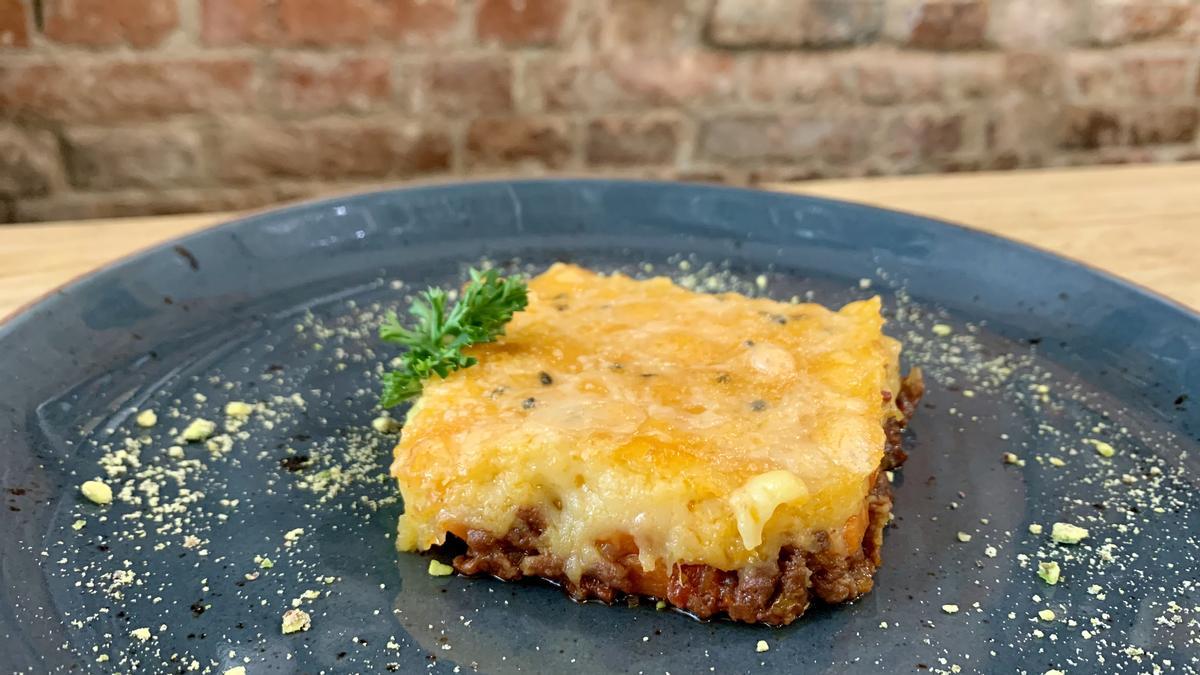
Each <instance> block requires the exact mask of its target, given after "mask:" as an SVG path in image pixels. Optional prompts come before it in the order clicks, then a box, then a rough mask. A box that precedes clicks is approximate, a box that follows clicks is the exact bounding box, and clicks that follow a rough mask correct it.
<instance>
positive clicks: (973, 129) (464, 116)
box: [0, 0, 1200, 222]
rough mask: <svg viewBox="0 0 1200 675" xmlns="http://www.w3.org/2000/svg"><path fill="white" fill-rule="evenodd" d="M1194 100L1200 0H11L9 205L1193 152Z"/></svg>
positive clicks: (250, 201)
mask: <svg viewBox="0 0 1200 675" xmlns="http://www.w3.org/2000/svg"><path fill="white" fill-rule="evenodd" d="M1198 103H1200V2H1198V1H1197V0H590V1H589V0H390V1H388V0H0V222H5V221H26V220H48V219H65V218H81V217H92V216H115V215H132V214H156V213H173V212H182V211H200V210H219V209H237V208H246V207H253V206H260V205H264V204H268V203H272V202H275V201H279V200H283V199H290V198H296V197H304V196H310V195H315V194H320V193H323V192H328V191H333V190H342V189H354V188H361V187H367V186H370V185H375V184H380V183H394V182H396V181H400V180H406V179H411V178H416V177H419V178H441V177H447V176H470V175H495V174H543V173H549V172H556V173H570V174H581V173H603V174H609V175H612V174H617V175H626V176H639V177H642V176H644V177H664V178H681V179H694V180H716V181H724V182H731V183H743V184H744V183H750V184H754V183H759V182H764V181H775V180H793V179H807V178H814V177H827V176H859V175H873V174H897V173H917V172H939V171H974V170H985V169H1011V168H1017V167H1037V166H1047V165H1075V164H1095V163H1112V162H1152V161H1175V160H1183V159H1198V158H1200V139H1198V136H1197V126H1198V125H1200V112H1198V110H1200V105H1198ZM1197 193H1198V195H1200V186H1197Z"/></svg>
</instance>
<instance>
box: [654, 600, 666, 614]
mask: <svg viewBox="0 0 1200 675" xmlns="http://www.w3.org/2000/svg"><path fill="white" fill-rule="evenodd" d="M666 608H667V601H666V600H659V601H658V602H656V603H654V609H656V610H658V611H660V612H661V611H663V610H664V609H666Z"/></svg>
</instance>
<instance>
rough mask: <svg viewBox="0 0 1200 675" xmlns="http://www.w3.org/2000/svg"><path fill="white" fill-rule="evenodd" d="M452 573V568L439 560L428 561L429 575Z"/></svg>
mask: <svg viewBox="0 0 1200 675" xmlns="http://www.w3.org/2000/svg"><path fill="white" fill-rule="evenodd" d="M451 574H454V568H453V567H451V566H449V565H447V564H446V563H444V562H442V561H440V560H430V561H429V576H431V577H448V576H450V575H451Z"/></svg>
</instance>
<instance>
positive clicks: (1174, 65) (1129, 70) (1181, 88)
mask: <svg viewBox="0 0 1200 675" xmlns="http://www.w3.org/2000/svg"><path fill="white" fill-rule="evenodd" d="M1194 62H1195V59H1194V58H1190V57H1188V56H1184V55H1179V54H1175V55H1170V54H1163V55H1154V54H1147V55H1134V56H1129V57H1126V58H1125V59H1124V60H1123V61H1122V62H1121V68H1122V70H1124V72H1125V78H1126V82H1128V84H1129V87H1130V89H1131V91H1130V93H1131V94H1132V95H1134V96H1137V97H1139V98H1150V99H1169V98H1175V99H1181V98H1186V97H1188V96H1189V95H1190V89H1191V87H1190V86H1189V85H1190V84H1191V82H1190V80H1189V75H1190V73H1191V66H1192V63H1194Z"/></svg>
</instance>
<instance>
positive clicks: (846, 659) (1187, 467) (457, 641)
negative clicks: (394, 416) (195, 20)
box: [0, 181, 1200, 674]
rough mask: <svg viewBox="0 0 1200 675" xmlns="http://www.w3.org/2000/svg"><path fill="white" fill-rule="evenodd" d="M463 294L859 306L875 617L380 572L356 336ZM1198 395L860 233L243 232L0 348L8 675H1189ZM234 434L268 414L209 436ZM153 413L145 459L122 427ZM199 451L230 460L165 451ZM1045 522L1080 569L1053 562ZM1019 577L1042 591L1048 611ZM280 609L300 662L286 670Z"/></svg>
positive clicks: (1137, 318)
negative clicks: (883, 372)
mask: <svg viewBox="0 0 1200 675" xmlns="http://www.w3.org/2000/svg"><path fill="white" fill-rule="evenodd" d="M1114 245H1118V246H1119V245H1120V242H1114ZM484 258H486V259H489V260H492V261H496V262H497V263H498V264H502V265H505V266H507V267H509V268H517V269H523V270H530V271H533V270H537V269H540V268H542V267H544V266H545V265H547V264H548V263H550V262H552V261H555V260H572V261H576V262H580V263H583V264H586V265H589V266H592V267H595V268H598V269H604V270H625V271H628V272H630V273H634V274H638V275H642V276H644V275H646V274H647V273H648V272H647V268H646V267H645V265H647V264H648V265H652V266H653V273H655V274H658V273H665V274H671V275H672V276H675V277H676V278H678V279H686V280H687V281H688V282H694V283H700V284H702V285H703V284H705V283H707V281H706V280H707V279H709V278H714V279H717V281H716V282H713V283H719V284H720V285H722V286H732V287H735V288H739V289H743V290H746V291H747V292H756V293H765V294H767V295H770V296H772V297H776V298H780V299H787V298H790V297H792V296H793V295H797V296H800V297H801V298H808V297H811V298H812V299H814V300H815V301H817V302H822V303H825V304H829V305H838V304H840V303H843V302H845V301H848V300H851V299H853V298H859V297H864V296H867V295H869V294H872V293H880V294H881V295H883V296H884V298H885V300H886V304H887V312H888V314H889V318H890V319H891V323H890V324H889V329H888V330H889V331H890V332H891V333H892V334H894V335H896V336H897V337H900V338H901V339H903V340H904V341H905V342H906V358H907V360H908V362H909V364H910V365H920V366H922V367H923V368H924V369H925V371H926V374H927V378H928V381H929V383H930V386H929V393H928V396H927V398H926V401H925V404H924V405H923V406H922V409H921V410H920V411H919V413H918V415H917V417H916V419H915V421H914V423H913V425H912V428H911V435H910V447H911V455H912V456H911V459H910V460H909V463H908V465H907V466H905V467H904V469H903V470H902V471H900V472H898V473H897V475H896V478H895V483H896V486H897V510H898V514H899V516H898V518H897V520H896V523H895V527H894V528H892V529H891V530H889V532H888V538H887V543H886V548H885V558H886V562H885V565H884V567H883V569H882V571H881V572H880V573H879V575H878V578H877V587H876V590H875V591H874V592H872V593H871V594H869V595H867V596H866V597H865V598H863V599H861V600H860V601H858V602H855V603H853V604H850V605H846V606H840V607H832V608H831V607H816V608H814V609H813V610H811V611H810V613H809V614H808V615H807V616H806V617H805V618H804V619H803V620H801V621H799V622H797V623H796V624H794V625H792V626H790V627H788V628H782V629H772V628H765V627H756V626H744V625H734V624H730V623H727V622H712V623H699V622H696V621H694V620H692V619H690V618H688V617H686V616H683V615H680V614H675V613H671V612H661V611H655V608H654V606H653V605H651V604H646V603H643V604H642V605H641V606H636V607H625V606H621V607H605V606H601V605H596V604H589V605H576V604H573V603H571V602H570V601H568V600H567V599H565V598H564V597H563V596H562V595H561V594H560V593H559V592H558V590H556V589H554V588H552V587H549V586H546V585H542V584H536V583H534V584H502V583H499V582H496V581H493V580H491V579H466V578H461V577H454V576H452V577H432V576H430V575H428V574H427V573H426V568H427V566H428V563H429V560H428V559H427V558H425V557H421V556H415V555H407V554H405V555H397V554H396V553H395V552H394V551H393V547H392V541H391V538H390V537H391V532H392V529H393V525H394V522H395V519H396V516H397V514H398V512H399V510H400V505H399V504H396V503H394V499H390V497H391V496H392V494H393V490H392V488H391V485H390V483H389V482H388V481H387V480H385V479H383V478H382V476H383V475H384V474H385V472H386V467H387V462H388V459H389V458H388V448H389V447H390V446H391V444H392V443H394V441H395V437H394V436H385V435H383V434H379V433H376V432H375V431H372V430H371V428H370V422H371V420H372V419H373V418H374V417H375V416H376V414H377V411H376V409H375V400H376V399H375V396H374V392H375V390H376V384H375V369H376V367H377V364H379V363H380V362H382V361H383V360H385V359H386V358H390V357H391V356H393V355H394V352H393V351H392V350H391V349H388V348H385V347H381V346H380V345H379V344H378V343H377V342H376V340H375V338H374V337H373V332H374V331H373V326H374V324H375V323H376V321H377V316H378V315H379V313H380V312H381V311H382V310H384V309H386V308H390V307H396V306H399V305H401V304H403V303H404V297H403V296H404V294H405V293H406V292H407V290H408V289H412V288H417V287H422V286H424V285H426V284H452V283H456V282H457V280H459V279H460V278H461V275H462V273H463V270H464V269H465V267H466V266H467V265H469V264H472V263H476V262H478V261H479V260H480V259H484ZM759 275H763V276H764V277H765V279H764V280H765V281H766V282H767V283H766V286H765V290H760V289H759V287H758V286H757V285H756V284H755V283H753V281H754V280H756V279H757V277H758V276H759ZM1198 382H1200V321H1198V320H1197V317H1196V316H1195V315H1193V314H1191V313H1189V312H1188V311H1186V310H1184V309H1182V308H1180V307H1179V306H1176V305H1173V304H1171V303H1170V302H1167V301H1164V300H1162V299H1160V298H1157V297H1154V296H1152V295H1149V294H1147V293H1145V292H1143V291H1141V290H1139V289H1137V288H1134V287H1131V286H1130V285H1128V284H1126V283H1124V282H1121V281H1119V280H1116V279H1113V278H1111V277H1108V276H1106V275H1104V274H1100V273H1097V272H1095V271H1093V270H1090V269H1087V268H1085V267H1082V266H1080V265H1078V264H1075V263H1072V262H1069V261H1065V260H1062V259H1060V258H1056V257H1054V256H1051V255H1048V254H1045V253H1042V252H1039V251H1036V250H1031V249H1029V248H1026V247H1023V246H1019V245H1017V244H1014V243H1011V242H1008V241H1005V240H1002V239H996V238H993V237H989V236H986V235H982V234H979V233H976V232H971V231H969V230H964V229H959V228H956V227H953V226H949V225H946V224H943V223H938V222H933V221H930V220H926V219H923V218H918V217H915V216H909V215H904V214H899V213H891V212H887V211H880V210H876V209H871V208H866V207H862V206H855V205H851V204H843V203H836V202H830V201H824V200H820V199H811V198H803V197H793V196H785V195H780V194H770V193H763V192H751V191H743V190H734V189H723V188H713V187H696V186H688V185H671V184H654V183H630V182H602V181H601V182H591V181H534V182H516V183H479V184H471V185H455V186H446V187H423V188H416V189H411V190H397V191H391V192H382V193H378V194H367V195H361V196H355V197H346V198H340V199H333V200H328V201H323V202H318V203H313V204H306V205H301V206H296V207H292V208H287V209H283V210H280V211H275V212H271V213H264V214H261V215H256V216H252V217H249V218H246V219H244V220H240V221H236V222H233V223H229V224H227V225H225V226H222V227H218V228H216V229H213V230H210V231H207V232H203V233H201V234H198V235H195V236H192V237H190V238H188V239H185V240H182V241H180V242H179V243H177V244H174V245H167V246H163V247H160V248H158V249H155V250H153V251H150V252H148V253H145V254H143V255H139V256H137V257H135V258H132V259H130V260H127V261H125V262H122V263H120V264H118V265H115V266H113V267H110V268H108V269H105V270H103V271H101V272H98V273H96V274H94V275H92V276H91V277H88V278H87V279H84V280H82V281H79V282H76V283H74V284H72V285H70V286H68V287H66V288H64V289H62V290H60V291H58V292H56V293H55V294H54V295H52V296H51V297H49V298H48V299H46V300H44V301H42V302H41V303H39V304H37V305H36V306H34V307H32V308H31V309H29V310H28V311H26V312H25V313H23V314H21V315H20V316H17V317H15V318H13V319H11V320H9V321H8V322H7V323H5V324H4V325H3V326H0V393H2V396H0V477H2V479H0V480H2V484H3V488H4V490H5V492H4V495H3V496H4V501H5V506H6V507H7V508H6V509H4V510H3V513H4V514H5V515H4V518H3V520H2V521H0V523H2V525H0V536H3V541H4V544H3V548H2V552H0V577H2V578H0V639H2V640H3V645H4V646H3V649H2V650H0V669H3V670H4V671H6V672H7V671H23V672H27V673H46V672H59V671H68V670H73V671H75V672H109V671H115V672H124V673H129V672H188V669H189V668H194V669H195V671H193V672H216V673H221V672H224V671H225V670H227V669H229V668H233V667H235V666H244V667H245V668H246V671H247V672H248V673H251V674H257V673H268V672H271V673H275V672H286V673H316V672H326V673H334V672H336V673H342V672H380V671H387V670H394V671H400V672H426V671H429V672H437V673H450V672H471V671H473V670H478V671H480V672H489V673H502V672H537V673H556V672H644V673H663V672H671V673H692V672H718V673H732V672H751V673H765V672H830V673H833V672H837V673H841V672H872V671H880V670H887V671H934V672H939V671H940V672H976V671H978V672H1024V673H1038V674H1041V673H1043V672H1045V671H1047V670H1050V669H1060V670H1062V671H1065V672H1067V673H1072V674H1074V673H1084V672H1150V671H1152V670H1154V669H1155V668H1161V669H1163V670H1164V671H1179V672H1194V671H1195V670H1196V669H1197V668H1198V667H1200V665H1198V663H1197V658H1198V656H1197V655H1198V653H1200V629H1198V628H1197V626H1198V625H1200V624H1198V620H1200V616H1197V614H1198V613H1200V609H1198V605H1200V601H1198V599H1197V592H1198V589H1197V577H1198V575H1197V572H1196V566H1195V565H1196V562H1195V561H1196V560H1197V557H1198V556H1197V553H1198V551H1197V540H1198V538H1200V515H1198V510H1197V507H1198V506H1200V496H1197V491H1196V476H1197V470H1198V469H1200V462H1198V460H1197V454H1196V452H1195V450H1196V446H1197V434H1198V433H1200V409H1198V408H1197V405H1196V404H1197V401H1196V397H1197V395H1200V392H1197V391H1196V386H1197V383H1198ZM230 401H243V402H248V403H253V404H256V405H258V407H257V409H256V410H255V411H254V412H253V413H252V414H251V415H250V417H249V420H248V421H246V422H245V424H244V426H242V427H241V429H240V430H236V431H232V432H226V430H225V429H224V425H225V424H226V423H227V421H228V420H227V417H226V415H225V414H224V407H225V405H226V404H227V403H229V402H230ZM141 410H154V411H155V412H156V413H157V417H158V421H157V423H156V424H155V425H154V426H152V427H145V428H143V427H140V426H138V425H137V423H136V422H135V413H136V412H137V411H141ZM195 418H204V419H209V420H212V421H214V422H216V423H217V429H216V431H215V432H214V434H215V435H216V436H217V437H218V438H215V439H210V440H211V441H212V442H211V443H209V444H207V446H206V444H205V443H203V442H201V443H191V444H179V449H178V450H173V449H172V446H173V445H176V442H175V440H174V437H175V436H176V435H178V434H179V433H180V431H181V430H182V429H183V428H184V427H185V426H186V425H187V424H188V423H189V422H190V421H191V420H193V419H195ZM234 426H236V424H235V425H234ZM1109 449H1111V450H1112V453H1111V454H1112V456H1111V457H1105V456H1104V455H1103V454H1102V451H1103V452H1104V453H1107V452H1108V450H1109ZM1004 453H1013V454H1014V455H1015V456H1016V458H1015V459H1013V461H1014V462H1016V463H1006V462H1005V460H1004V459H1003V455H1004ZM106 472H111V476H110V477H109V478H108V482H109V483H110V484H112V485H113V486H115V487H116V488H117V489H118V499H117V502H116V503H115V504H113V505H112V506H109V507H103V508H102V507H98V506H96V505H94V504H92V503H90V502H88V501H86V500H85V499H83V498H82V497H81V496H80V492H79V485H80V483H81V482H82V481H84V480H86V479H90V478H94V477H102V476H106ZM1055 522H1069V523H1072V524H1076V525H1079V526H1082V527H1085V528H1086V529H1087V530H1088V531H1089V537H1088V538H1087V539H1085V540H1083V541H1082V542H1081V543H1079V544H1076V545H1060V544H1056V543H1054V542H1053V541H1051V539H1050V537H1049V532H1050V529H1051V525H1052V524H1053V523H1055ZM1033 525H1041V526H1042V527H1043V528H1044V529H1043V530H1042V533H1041V534H1037V533H1035V532H1031V531H1030V528H1031V526H1033ZM297 528H302V531H295V532H293V534H292V535H290V537H289V536H285V533H288V532H289V531H294V530H296V529H297ZM1033 529H1034V530H1036V529H1037V528H1036V527H1035V528H1033ZM960 533H961V535H960ZM968 535H969V537H970V539H969V541H962V540H963V539H967V536H968ZM264 559H269V560H270V563H264V562H263V560H264ZM1039 562H1043V563H1049V562H1056V563H1058V565H1059V569H1060V570H1061V575H1062V578H1061V580H1060V581H1059V582H1058V584H1057V585H1049V584H1047V583H1046V582H1045V581H1043V580H1042V579H1041V578H1039V576H1038V574H1037V570H1038V563H1039ZM306 591H307V593H306ZM294 603H296V604H298V605H299V606H301V607H302V608H303V609H304V610H305V611H306V612H308V613H309V614H310V616H311V622H312V626H311V628H310V629H309V630H307V631H304V632H299V633H294V634H291V635H283V634H282V633H281V630H280V617H281V615H282V614H283V613H284V611H285V610H287V609H289V608H291V607H292V606H293V604H294ZM943 606H945V607H943ZM951 606H956V607H957V611H956V612H953V613H952V610H953V607H951ZM1039 612H1041V613H1042V616H1039ZM1051 612H1052V614H1051ZM142 629H144V630H142ZM760 640H763V641H765V642H766V646H767V647H768V650H767V651H759V647H758V646H757V645H758V642H759V641H760Z"/></svg>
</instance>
